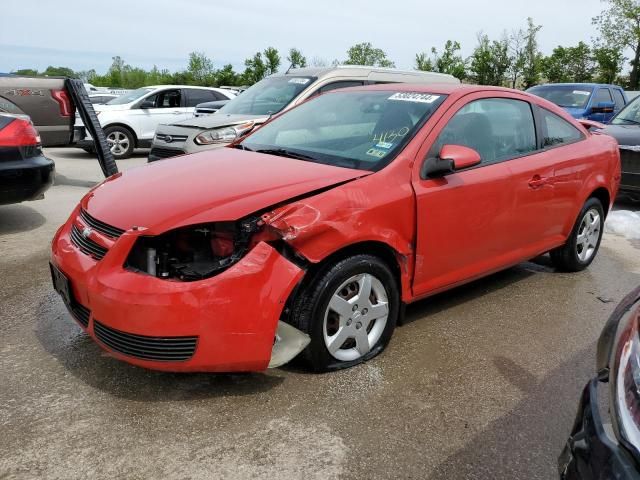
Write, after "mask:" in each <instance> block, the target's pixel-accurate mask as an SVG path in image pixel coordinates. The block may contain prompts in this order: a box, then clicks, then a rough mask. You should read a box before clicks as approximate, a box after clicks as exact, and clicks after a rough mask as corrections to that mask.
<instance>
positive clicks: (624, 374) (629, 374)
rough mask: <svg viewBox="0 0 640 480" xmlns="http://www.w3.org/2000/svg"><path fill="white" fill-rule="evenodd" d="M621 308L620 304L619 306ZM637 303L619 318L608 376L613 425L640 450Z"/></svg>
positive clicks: (639, 309)
mask: <svg viewBox="0 0 640 480" xmlns="http://www.w3.org/2000/svg"><path fill="white" fill-rule="evenodd" d="M618 308H620V307H618ZM639 322H640V303H638V301H637V299H636V302H635V304H634V305H633V306H630V307H628V310H627V311H626V312H625V314H624V315H623V316H622V317H621V318H620V323H619V325H618V334H617V340H616V344H615V347H614V351H613V359H612V363H613V365H612V366H613V368H612V373H611V374H610V376H609V380H610V381H611V383H612V385H611V388H612V390H611V395H612V398H613V405H614V409H615V411H614V416H615V418H616V420H617V422H616V425H615V429H616V432H617V434H618V437H620V440H621V442H623V443H624V444H625V445H626V446H627V447H628V448H631V449H632V450H634V451H635V453H639V452H640V336H639V327H638V323H639Z"/></svg>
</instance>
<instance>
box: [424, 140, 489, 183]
mask: <svg viewBox="0 0 640 480" xmlns="http://www.w3.org/2000/svg"><path fill="white" fill-rule="evenodd" d="M481 161H482V158H481V157H480V154H479V153H478V152H476V151H475V150H474V149H473V148H469V147H465V146H463V145H444V146H443V147H442V148H441V149H440V154H439V155H438V157H437V158H429V159H427V161H426V162H425V163H424V167H423V172H422V177H423V178H426V177H429V176H432V177H433V176H438V175H446V174H447V173H452V172H455V171H456V170H462V169H463V168H469V167H474V166H476V165H479V164H480V162H481Z"/></svg>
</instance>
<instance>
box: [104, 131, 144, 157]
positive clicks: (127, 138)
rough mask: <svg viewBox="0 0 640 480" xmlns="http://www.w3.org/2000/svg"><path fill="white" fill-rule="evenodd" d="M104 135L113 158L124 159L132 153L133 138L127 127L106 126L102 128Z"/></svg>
mask: <svg viewBox="0 0 640 480" xmlns="http://www.w3.org/2000/svg"><path fill="white" fill-rule="evenodd" d="M104 136H105V137H106V139H107V145H108V146H109V149H110V150H111V154H112V155H113V158H114V159H116V160H124V159H125V158H129V157H130V156H131V155H132V154H133V149H134V148H135V146H136V145H135V138H134V137H133V134H132V133H131V131H129V129H127V128H124V127H119V126H115V127H107V128H105V129H104Z"/></svg>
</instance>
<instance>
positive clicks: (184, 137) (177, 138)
mask: <svg viewBox="0 0 640 480" xmlns="http://www.w3.org/2000/svg"><path fill="white" fill-rule="evenodd" d="M187 138H188V137H187V135H168V134H164V133H156V139H157V140H162V141H163V142H167V143H171V142H186V141H187ZM169 139H171V140H169Z"/></svg>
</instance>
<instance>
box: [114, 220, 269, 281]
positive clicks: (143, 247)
mask: <svg viewBox="0 0 640 480" xmlns="http://www.w3.org/2000/svg"><path fill="white" fill-rule="evenodd" d="M279 239H280V237H279V235H278V234H277V233H276V232H275V231H274V230H272V229H268V228H266V227H265V225H264V223H263V221H262V220H261V219H260V218H259V217H255V218H253V217H252V218H248V219H244V220H240V221H238V222H211V223H205V224H199V225H192V226H188V227H181V228H177V229H175V230H170V231H168V232H166V233H163V234H161V235H157V236H153V237H151V236H141V237H140V238H138V240H137V241H136V243H135V245H134V246H133V248H132V249H131V252H130V253H129V256H128V257H127V261H126V263H125V268H128V269H130V270H134V271H136V272H139V273H146V274H149V275H151V276H154V277H157V278H162V279H166V280H178V281H185V282H190V281H197V280H204V279H206V278H210V277H213V276H215V275H217V274H219V273H222V272H223V271H224V270H226V269H228V268H229V267H231V266H232V265H234V264H235V263H237V262H238V261H239V260H240V259H242V257H244V256H245V255H246V253H247V252H248V251H249V250H251V248H253V247H254V246H255V245H256V244H257V243H259V242H261V241H266V242H270V241H276V240H279Z"/></svg>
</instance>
